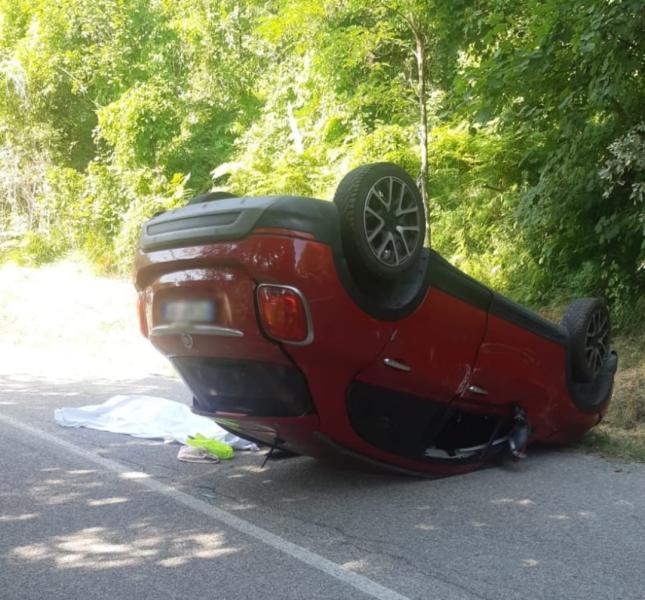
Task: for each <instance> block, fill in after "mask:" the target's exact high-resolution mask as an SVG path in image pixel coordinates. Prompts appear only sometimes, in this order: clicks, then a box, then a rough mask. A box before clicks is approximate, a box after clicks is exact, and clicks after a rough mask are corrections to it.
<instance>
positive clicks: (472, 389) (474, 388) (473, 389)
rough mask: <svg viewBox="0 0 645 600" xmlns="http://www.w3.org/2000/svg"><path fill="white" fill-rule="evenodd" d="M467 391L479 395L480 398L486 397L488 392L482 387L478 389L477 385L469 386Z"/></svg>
mask: <svg viewBox="0 0 645 600" xmlns="http://www.w3.org/2000/svg"><path fill="white" fill-rule="evenodd" d="M468 391H469V392H472V393H473V394H479V395H480V396H488V390H485V389H484V388H483V387H479V386H478V385H469V386H468Z"/></svg>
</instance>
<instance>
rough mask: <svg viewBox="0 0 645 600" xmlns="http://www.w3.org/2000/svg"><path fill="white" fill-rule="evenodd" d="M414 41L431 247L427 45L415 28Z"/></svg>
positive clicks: (423, 189)
mask: <svg viewBox="0 0 645 600" xmlns="http://www.w3.org/2000/svg"><path fill="white" fill-rule="evenodd" d="M412 32H413V33H414V41H415V43H416V51H415V53H414V57H415V58H416V61H417V96H418V98H419V146H420V150H421V171H420V173H419V190H420V191H421V198H422V199H423V206H425V209H426V220H427V228H426V240H425V241H426V243H427V244H428V245H430V241H431V235H430V218H429V212H430V207H429V206H428V104H427V98H426V95H427V92H426V88H427V75H426V72H427V71H426V60H427V58H426V44H425V38H424V36H423V34H422V33H421V32H420V31H419V30H418V29H417V28H416V27H414V28H413V29H412Z"/></svg>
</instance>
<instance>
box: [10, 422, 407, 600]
mask: <svg viewBox="0 0 645 600" xmlns="http://www.w3.org/2000/svg"><path fill="white" fill-rule="evenodd" d="M0 422H2V423H4V424H6V425H9V426H10V427H13V428H14V429H19V430H21V431H24V432H25V433H28V434H29V435H31V436H34V437H37V438H40V439H41V440H44V441H46V442H49V443H50V444H54V445H56V446H59V447H60V448H64V449H65V450H67V451H68V452H70V453H71V454H75V455H77V456H79V457H80V458H82V459H84V460H87V461H89V462H92V463H94V464H95V465H99V466H100V467H103V468H104V469H106V470H108V471H112V472H113V473H117V474H119V475H120V476H121V478H122V479H126V480H128V481H132V482H133V483H136V484H138V485H142V486H143V487H145V488H148V489H149V490H152V491H153V492H157V493H158V494H162V495H164V496H166V497H168V498H171V499H172V500H174V501H175V502H177V503H178V504H183V505H184V506H185V507H187V508H190V509H191V510H194V511H195V512H198V513H201V514H202V515H205V516H206V517H209V518H210V519H213V520H215V521H219V522H220V523H223V524H224V525H226V526H228V527H230V528H231V529H235V530H236V531H239V532H240V533H244V534H246V535H248V536H249V537H252V538H254V539H256V540H258V541H260V542H262V543H264V544H266V545H267V546H271V548H274V549H275V550H279V551H280V552H284V553H285V554H287V555H289V556H291V557H292V558H295V559H296V560H299V561H300V562H303V563H304V564H306V565H309V566H310V567H313V568H314V569H317V570H318V571H322V572H323V573H326V574H327V575H329V576H330V577H333V578H334V579H337V580H338V581H340V582H341V583H344V584H346V585H350V586H352V587H353V588H356V589H357V590H359V591H361V592H363V593H365V594H367V595H368V596H372V597H373V598H377V599H378V600H410V599H409V598H407V597H406V596H403V595H401V594H399V593H398V592H395V591H394V590H391V589H389V588H387V587H385V586H383V585H381V584H380V583H376V582H375V581H372V580H371V579H369V578H368V577H365V576H364V575H359V574H358V573H353V572H352V571H348V570H346V569H343V568H342V567H341V566H339V565H338V564H336V563H335V562H332V561H331V560H328V559H326V558H324V557H322V556H320V555H319V554H316V553H315V552H312V551H311V550H307V549H306V548H303V547H302V546H298V544H294V543H292V542H289V541H287V540H285V539H283V538H281V537H280V536H279V535H275V534H274V533H271V532H270V531H267V530H266V529H262V527H258V526H257V525H253V524H252V523H249V522H248V521H245V520H244V519H240V517H237V516H235V515H233V514H231V513H229V512H227V511H225V510H223V509H221V508H218V507H216V506H213V505H212V504H208V503H207V502H204V501H203V500H199V499H197V498H195V497H193V496H191V495H190V494H186V493H184V492H181V491H179V490H178V489H176V488H174V487H172V486H170V485H166V484H165V483H161V482H160V481H157V480H156V479H153V478H152V477H150V476H149V475H148V474H147V473H143V472H137V471H132V469H131V468H129V467H127V466H125V465H122V464H121V463H119V462H117V461H114V460H111V459H109V458H104V457H103V456H99V455H98V454H97V453H96V452H94V451H93V450H90V449H88V448H82V447H81V446H76V445H75V444H72V443H70V442H68V441H66V440H62V439H60V438H58V437H56V436H55V435H52V434H50V433H47V432H46V431H42V430H40V429H36V428H34V427H31V426H30V425H26V424H25V423H22V422H21V421H17V420H16V419H13V418H12V417H8V416H6V415H2V414H0Z"/></svg>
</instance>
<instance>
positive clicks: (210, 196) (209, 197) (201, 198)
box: [188, 192, 239, 204]
mask: <svg viewBox="0 0 645 600" xmlns="http://www.w3.org/2000/svg"><path fill="white" fill-rule="evenodd" d="M227 198H239V196H236V195H235V194H231V193H230V192H206V193H205V194H199V195H198V196H195V197H194V198H191V199H190V200H189V201H188V204H201V203H202V202H212V201H213V200H226V199H227Z"/></svg>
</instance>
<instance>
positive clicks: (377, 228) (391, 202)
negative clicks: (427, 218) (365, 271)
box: [363, 176, 423, 267]
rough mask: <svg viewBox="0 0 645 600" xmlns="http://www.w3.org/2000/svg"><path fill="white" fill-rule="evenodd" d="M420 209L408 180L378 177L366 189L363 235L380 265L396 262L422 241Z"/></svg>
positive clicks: (395, 263) (408, 258) (403, 259)
mask: <svg viewBox="0 0 645 600" xmlns="http://www.w3.org/2000/svg"><path fill="white" fill-rule="evenodd" d="M420 213H422V211H420V210H419V207H418V205H417V201H416V199H415V196H414V195H413V193H412V191H411V190H410V188H409V187H408V184H407V183H406V182H404V181H402V180H401V179H399V178H398V177H392V176H390V177H382V178H381V179H379V180H378V181H377V182H376V183H375V184H374V185H373V186H372V187H371V189H370V191H369V193H368V194H367V198H366V200H365V205H364V210H363V226H364V229H365V235H366V237H367V241H368V244H369V247H370V250H371V251H372V253H373V254H374V256H375V257H376V258H377V259H378V260H379V261H380V262H381V263H382V264H384V265H387V266H390V267H397V266H400V265H402V264H404V263H406V262H408V261H409V260H410V258H411V257H412V256H413V254H414V252H415V250H416V249H417V248H418V247H419V245H420V244H422V243H423V240H422V239H420V238H421V236H420V231H421V221H420V219H421V218H423V214H420Z"/></svg>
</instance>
